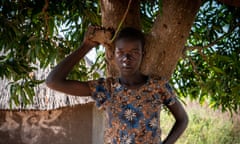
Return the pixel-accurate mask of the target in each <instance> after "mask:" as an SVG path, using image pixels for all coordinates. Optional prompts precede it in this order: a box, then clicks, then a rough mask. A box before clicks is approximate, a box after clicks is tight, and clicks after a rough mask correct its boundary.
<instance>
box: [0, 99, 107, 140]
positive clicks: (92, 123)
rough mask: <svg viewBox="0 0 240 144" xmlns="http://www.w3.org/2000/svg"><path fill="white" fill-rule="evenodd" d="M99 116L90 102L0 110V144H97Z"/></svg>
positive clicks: (100, 119)
mask: <svg viewBox="0 0 240 144" xmlns="http://www.w3.org/2000/svg"><path fill="white" fill-rule="evenodd" d="M103 128H104V120H103V115H102V113H101V112H100V111H98V110H97V109H96V108H95V106H94V104H93V103H89V104H84V105H77V106H74V107H66V108H61V109H57V110H50V111H37V110H33V111H32V110H27V111H16V110H14V111H8V110H2V111H1V110H0V144H91V143H93V144H101V143H102V138H103Z"/></svg>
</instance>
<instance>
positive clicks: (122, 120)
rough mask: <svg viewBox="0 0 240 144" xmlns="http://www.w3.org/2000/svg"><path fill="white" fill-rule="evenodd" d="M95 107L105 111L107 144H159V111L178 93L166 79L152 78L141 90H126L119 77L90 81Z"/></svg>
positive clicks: (172, 100)
mask: <svg viewBox="0 0 240 144" xmlns="http://www.w3.org/2000/svg"><path fill="white" fill-rule="evenodd" d="M89 86H90V89H91V91H92V98H93V99H94V100H95V102H96V106H97V107H99V108H101V109H104V110H105V112H106V118H107V122H108V125H107V127H106V129H105V133H104V143H105V144H160V143H161V139H160V136H161V131H160V122H159V119H160V116H159V114H160V110H161V108H162V104H166V105H172V104H174V102H175V94H174V93H173V91H172V89H171V87H170V86H169V84H168V83H167V82H166V81H165V80H163V79H153V78H149V79H148V81H147V83H146V84H144V85H143V86H141V87H140V88H138V89H127V88H124V86H122V85H121V84H120V83H119V79H118V78H107V79H103V78H101V79H99V80H95V81H90V82H89Z"/></svg>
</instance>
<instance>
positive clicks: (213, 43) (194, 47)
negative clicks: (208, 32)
mask: <svg viewBox="0 0 240 144" xmlns="http://www.w3.org/2000/svg"><path fill="white" fill-rule="evenodd" d="M239 25H240V23H239V24H237V25H235V26H233V27H232V28H231V29H230V30H229V31H228V32H227V33H225V34H223V35H222V36H220V37H218V38H217V39H216V40H214V41H212V42H210V43H209V44H208V45H205V46H189V47H187V46H185V47H184V50H183V55H184V54H185V52H186V51H187V50H195V49H198V50H203V49H206V48H209V47H212V46H214V45H216V44H217V43H218V42H219V41H221V40H222V39H224V38H225V37H227V36H229V35H230V34H231V33H232V32H233V31H234V30H235V29H236V28H237V27H239Z"/></svg>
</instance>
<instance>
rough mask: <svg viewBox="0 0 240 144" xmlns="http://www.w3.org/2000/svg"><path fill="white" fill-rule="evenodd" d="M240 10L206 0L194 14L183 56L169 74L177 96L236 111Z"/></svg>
mask: <svg viewBox="0 0 240 144" xmlns="http://www.w3.org/2000/svg"><path fill="white" fill-rule="evenodd" d="M239 13H240V10H239V8H238V9H237V8H233V7H227V6H225V5H223V4H219V3H217V2H214V1H207V2H206V3H205V4H204V5H203V6H202V7H201V9H200V11H199V12H198V14H197V17H196V20H195V23H194V25H193V26H192V29H191V33H190V37H189V39H188V42H187V43H186V49H187V52H186V55H185V56H184V57H183V59H182V60H180V61H179V64H178V66H177V69H176V71H175V73H174V75H173V80H172V81H173V83H176V84H177V85H176V86H177V91H178V93H179V94H180V95H183V96H185V97H187V96H189V97H190V98H192V99H199V101H200V102H201V103H203V102H205V100H208V101H209V104H210V106H211V107H214V108H219V107H221V108H222V110H223V111H225V110H230V111H232V110H234V111H237V110H239V106H240V16H239Z"/></svg>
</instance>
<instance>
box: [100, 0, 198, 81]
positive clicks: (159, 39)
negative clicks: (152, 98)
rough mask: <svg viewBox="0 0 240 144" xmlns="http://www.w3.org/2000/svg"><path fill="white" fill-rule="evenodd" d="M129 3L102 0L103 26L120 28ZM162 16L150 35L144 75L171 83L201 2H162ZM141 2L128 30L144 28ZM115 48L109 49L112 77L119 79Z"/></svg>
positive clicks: (132, 13) (134, 2) (129, 18)
mask: <svg viewBox="0 0 240 144" xmlns="http://www.w3.org/2000/svg"><path fill="white" fill-rule="evenodd" d="M128 2H129V1H122V0H101V11H102V24H103V26H104V27H113V28H115V29H116V28H117V26H118V24H119V22H120V21H121V19H122V17H123V15H124V12H125V10H126V8H127V5H128ZM162 3H163V5H162V14H159V15H158V16H157V19H156V21H155V23H154V25H153V28H152V31H151V32H150V33H149V34H147V35H146V46H145V49H146V55H145V57H144V60H143V63H142V67H141V71H142V72H143V73H144V74H147V75H153V76H157V77H165V78H166V79H169V78H170V77H171V74H172V73H173V71H174V69H175V67H176V64H177V61H178V59H179V58H180V57H181V55H182V51H183V48H184V44H185V42H186V40H187V37H188V34H189V32H190V28H191V26H192V23H193V21H194V17H195V14H196V12H197V11H198V9H199V7H200V4H201V1H200V0H194V1H191V0H162ZM139 4H140V2H139V0H132V3H131V6H130V9H129V12H128V15H127V18H126V19H125V21H124V25H123V27H125V26H132V27H135V28H138V29H139V28H140V5H139ZM113 51H114V48H107V49H106V59H107V62H108V69H107V70H108V76H116V75H118V72H117V69H116V68H115V66H114V61H113Z"/></svg>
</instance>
